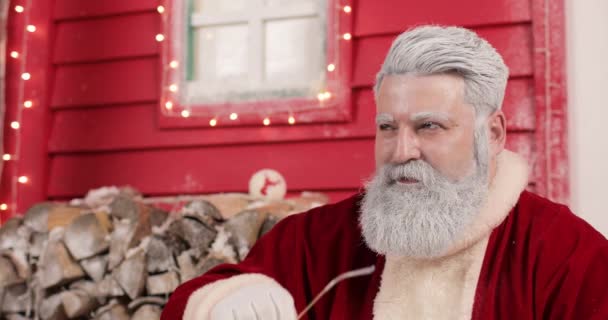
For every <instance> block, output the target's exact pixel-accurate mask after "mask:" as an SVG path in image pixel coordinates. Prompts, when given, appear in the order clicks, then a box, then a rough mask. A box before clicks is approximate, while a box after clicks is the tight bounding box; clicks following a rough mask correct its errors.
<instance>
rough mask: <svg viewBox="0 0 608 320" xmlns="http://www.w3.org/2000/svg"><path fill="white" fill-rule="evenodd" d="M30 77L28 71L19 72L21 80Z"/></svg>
mask: <svg viewBox="0 0 608 320" xmlns="http://www.w3.org/2000/svg"><path fill="white" fill-rule="evenodd" d="M31 78H32V75H31V74H29V73H28V72H24V73H22V74H21V79H23V80H30V79H31Z"/></svg>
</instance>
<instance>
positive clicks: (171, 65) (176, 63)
mask: <svg viewBox="0 0 608 320" xmlns="http://www.w3.org/2000/svg"><path fill="white" fill-rule="evenodd" d="M177 66H179V63H178V62H177V60H173V61H171V62H170V63H169V67H171V68H172V69H175V68H177Z"/></svg>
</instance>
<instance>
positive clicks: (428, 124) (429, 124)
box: [419, 121, 443, 130]
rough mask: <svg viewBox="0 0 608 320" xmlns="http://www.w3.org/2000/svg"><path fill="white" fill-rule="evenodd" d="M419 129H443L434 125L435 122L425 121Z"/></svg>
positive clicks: (436, 124) (438, 125)
mask: <svg viewBox="0 0 608 320" xmlns="http://www.w3.org/2000/svg"><path fill="white" fill-rule="evenodd" d="M419 128H420V129H429V130H435V129H440V128H443V127H442V126H441V125H440V124H438V123H436V122H432V121H427V122H425V123H423V124H421V125H420V127H419Z"/></svg>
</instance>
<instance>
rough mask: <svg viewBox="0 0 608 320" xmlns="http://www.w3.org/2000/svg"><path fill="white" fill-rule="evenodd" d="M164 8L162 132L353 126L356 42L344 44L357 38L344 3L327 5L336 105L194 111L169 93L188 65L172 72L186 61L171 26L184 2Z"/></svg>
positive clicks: (265, 104) (310, 102)
mask: <svg viewBox="0 0 608 320" xmlns="http://www.w3.org/2000/svg"><path fill="white" fill-rule="evenodd" d="M162 5H163V6H164V8H165V14H164V15H163V21H162V30H163V35H164V37H165V38H164V40H163V41H162V42H161V59H160V63H161V65H160V70H161V73H160V74H161V85H160V90H161V99H160V104H159V106H158V111H159V112H158V113H157V114H158V124H159V127H160V128H161V129H172V128H173V129H179V128H196V127H210V126H211V121H212V120H214V126H216V127H232V126H264V121H265V120H266V119H267V120H268V121H269V123H270V124H271V125H273V126H274V125H277V124H279V125H289V124H294V123H290V118H292V119H291V120H293V121H295V124H303V123H304V124H305V123H340V122H342V123H343V122H351V121H352V120H353V115H352V109H353V108H352V103H353V97H352V96H353V92H352V88H351V84H350V79H351V74H352V51H353V49H352V46H353V41H352V40H351V39H348V40H345V39H344V38H343V35H344V34H347V33H348V34H349V35H351V34H352V19H353V18H352V14H351V13H350V12H348V13H347V12H345V10H343V8H344V5H341V4H340V3H339V0H327V35H326V37H327V61H328V62H327V64H329V63H333V64H334V65H335V66H336V69H335V71H333V72H327V73H326V76H327V80H328V81H327V82H328V91H329V92H330V93H331V96H332V97H331V99H329V100H328V101H326V102H320V101H319V100H317V99H303V98H299V99H281V100H268V101H258V102H245V103H226V104H218V105H192V106H185V105H181V104H180V103H179V102H178V101H177V100H178V99H177V94H176V93H174V92H171V91H170V90H168V88H169V86H170V85H171V83H173V82H174V79H175V78H176V77H177V76H178V75H179V74H180V72H181V73H183V72H184V71H183V70H182V69H180V68H182V66H183V64H179V65H178V67H177V68H171V67H170V66H169V64H170V62H171V61H172V60H174V57H178V56H181V52H179V51H178V50H176V49H175V46H173V45H172V40H173V39H175V38H176V37H178V38H184V37H183V36H182V35H181V34H179V33H175V32H174V31H173V30H172V28H171V25H172V23H175V21H176V20H174V19H175V17H176V15H175V14H174V13H175V12H183V10H182V9H183V8H182V7H181V5H182V2H181V1H169V0H163V1H162ZM178 29H179V28H178ZM181 29H184V28H181ZM333 39H336V41H334V40H333ZM336 46H337V47H336ZM167 103H170V105H171V108H170V109H168V108H167ZM184 110H187V111H188V112H189V116H187V117H184V116H183V115H182V111H184ZM233 112H235V113H237V114H238V118H237V119H236V120H231V119H230V114H231V113H233Z"/></svg>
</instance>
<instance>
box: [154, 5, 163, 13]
mask: <svg viewBox="0 0 608 320" xmlns="http://www.w3.org/2000/svg"><path fill="white" fill-rule="evenodd" d="M156 11H158V13H164V12H165V7H163V6H158V7H156Z"/></svg>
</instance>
